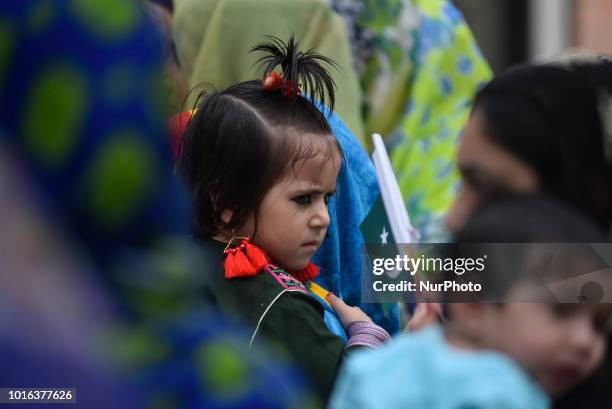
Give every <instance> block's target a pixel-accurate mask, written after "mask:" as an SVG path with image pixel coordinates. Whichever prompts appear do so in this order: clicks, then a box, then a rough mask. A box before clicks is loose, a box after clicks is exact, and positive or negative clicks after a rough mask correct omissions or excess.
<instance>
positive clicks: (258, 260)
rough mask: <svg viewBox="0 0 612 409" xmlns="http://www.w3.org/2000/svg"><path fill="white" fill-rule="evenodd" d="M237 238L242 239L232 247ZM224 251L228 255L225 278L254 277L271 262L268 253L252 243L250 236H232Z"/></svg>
mask: <svg viewBox="0 0 612 409" xmlns="http://www.w3.org/2000/svg"><path fill="white" fill-rule="evenodd" d="M236 240H241V242H240V244H239V245H238V246H236V247H231V245H232V243H233V242H235V241H236ZM223 253H224V254H226V256H227V257H226V258H225V264H224V266H225V278H236V277H253V276H255V275H257V273H258V272H260V271H261V270H262V269H263V268H264V267H265V266H267V265H268V263H269V260H268V256H267V255H266V253H265V252H264V251H263V250H262V249H260V248H259V247H257V246H255V245H254V244H252V243H251V242H250V239H249V238H248V237H232V238H231V239H230V241H229V243H227V246H226V247H225V250H223Z"/></svg>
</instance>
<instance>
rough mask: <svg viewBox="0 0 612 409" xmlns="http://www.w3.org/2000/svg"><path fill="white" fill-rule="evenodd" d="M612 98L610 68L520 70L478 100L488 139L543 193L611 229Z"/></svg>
mask: <svg viewBox="0 0 612 409" xmlns="http://www.w3.org/2000/svg"><path fill="white" fill-rule="evenodd" d="M611 92H612V63H610V62H609V61H606V60H601V61H599V62H597V63H575V64H570V65H569V66H565V67H561V66H554V65H541V66H521V67H518V68H514V69H511V70H509V71H507V72H505V73H503V74H501V75H500V76H498V77H496V78H495V79H493V80H492V81H491V82H490V83H489V84H487V85H486V86H485V87H484V88H483V89H482V90H480V92H478V94H477V95H476V100H475V102H474V110H475V111H479V112H481V113H483V114H484V115H483V117H484V126H485V134H486V135H487V137H488V138H490V139H491V140H492V141H493V142H494V143H495V144H497V145H498V146H500V147H502V148H504V149H505V150H507V151H508V152H510V153H512V154H513V155H515V156H516V157H518V158H520V159H521V160H523V161H524V162H525V163H527V164H528V165H529V166H531V167H532V168H533V170H534V171H535V172H536V174H537V175H538V177H539V180H540V184H541V189H542V191H544V192H546V193H549V194H551V195H553V196H555V197H557V198H559V199H561V200H564V201H568V202H569V203H571V204H573V205H574V206H576V207H578V208H579V209H581V210H582V211H584V212H586V214H588V215H589V216H590V217H591V218H592V219H593V220H595V221H596V223H598V225H599V226H600V227H602V228H604V229H605V230H608V229H609V226H610V221H611V215H612V166H611V164H610V163H609V162H608V161H606V157H605V153H604V141H605V138H604V134H603V129H602V119H603V118H601V117H600V112H599V104H600V100H601V95H602V94H607V95H610V94H611Z"/></svg>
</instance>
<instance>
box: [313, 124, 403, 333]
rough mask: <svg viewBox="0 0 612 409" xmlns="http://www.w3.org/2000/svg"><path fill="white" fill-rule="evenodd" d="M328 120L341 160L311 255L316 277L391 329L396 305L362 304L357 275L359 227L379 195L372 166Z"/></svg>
mask: <svg viewBox="0 0 612 409" xmlns="http://www.w3.org/2000/svg"><path fill="white" fill-rule="evenodd" d="M328 121H329V124H330V126H331V128H332V131H333V133H334V135H335V137H336V138H337V139H338V142H339V143H340V147H341V148H342V152H343V155H344V161H343V163H342V168H341V169H340V174H339V175H338V181H337V183H336V195H335V196H334V197H333V198H332V200H331V201H330V203H329V214H330V217H331V223H330V225H329V227H328V229H327V237H326V238H325V241H324V242H323V245H322V246H321V248H320V249H319V250H318V251H317V253H316V254H315V256H314V258H313V262H314V263H315V264H316V265H318V266H319V267H320V269H321V274H320V275H319V276H318V277H317V278H316V279H315V281H316V282H317V283H318V284H319V285H321V286H322V287H323V288H325V289H326V290H329V291H331V292H333V293H334V294H336V295H338V296H340V297H341V298H342V299H343V300H344V301H345V302H346V303H348V304H350V305H354V306H358V307H360V308H361V309H362V310H363V311H364V312H365V313H366V314H368V315H369V316H370V317H371V318H372V320H373V321H374V322H375V323H377V324H378V325H380V326H382V327H383V328H385V329H386V330H387V331H388V332H389V333H391V334H393V333H396V332H397V331H398V330H399V308H398V307H397V306H396V305H392V306H388V305H385V306H384V305H382V304H363V303H361V277H362V275H363V274H370V271H369V267H368V263H367V259H366V258H365V257H367V256H366V255H365V252H364V248H365V247H364V246H365V243H364V238H363V234H362V232H361V230H360V229H359V227H360V225H361V223H362V222H363V221H364V219H365V218H366V216H367V215H368V213H369V212H370V210H371V208H372V205H373V204H374V202H376V200H377V199H378V197H379V196H380V188H379V186H378V181H377V180H376V171H375V170H374V165H373V163H372V161H371V160H370V158H369V157H368V155H367V153H366V152H365V150H364V149H363V147H362V146H361V145H360V143H359V141H358V140H357V138H356V137H355V136H354V135H353V134H352V133H351V131H350V130H349V129H348V128H347V126H346V125H345V124H344V123H343V122H342V120H341V119H340V118H339V117H338V116H337V115H336V114H332V115H331V117H328Z"/></svg>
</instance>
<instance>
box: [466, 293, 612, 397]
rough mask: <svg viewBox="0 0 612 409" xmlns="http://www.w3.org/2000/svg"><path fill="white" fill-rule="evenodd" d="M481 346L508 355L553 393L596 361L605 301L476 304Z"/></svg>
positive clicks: (600, 349)
mask: <svg viewBox="0 0 612 409" xmlns="http://www.w3.org/2000/svg"><path fill="white" fill-rule="evenodd" d="M480 308H481V309H482V312H481V317H480V320H479V324H478V326H479V331H478V332H479V334H478V336H479V337H480V338H481V339H482V340H483V347H485V348H490V349H495V350H498V351H500V352H502V353H505V354H507V355H509V356H510V357H512V358H513V359H514V360H515V361H516V362H517V363H518V364H519V365H520V366H521V367H523V368H524V369H525V370H526V371H527V372H528V373H529V374H530V375H531V376H532V378H533V379H534V380H535V381H536V382H537V383H538V384H539V385H540V386H541V387H542V389H543V390H544V391H545V392H546V393H548V394H549V395H550V396H553V397H557V396H560V395H561V394H563V393H564V392H566V391H567V390H568V389H570V388H571V387H572V386H574V385H576V384H577V383H579V382H580V381H581V380H583V379H585V378H586V377H587V376H588V375H589V374H591V373H592V372H593V371H594V370H595V369H596V368H597V366H598V365H599V363H600V362H601V360H602V358H603V354H604V350H605V343H606V328H605V327H606V323H607V321H608V319H609V317H610V312H611V311H612V306H610V305H609V304H534V303H532V304H529V303H510V304H505V305H503V306H495V305H481V306H480Z"/></svg>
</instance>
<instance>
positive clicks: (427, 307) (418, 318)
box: [405, 303, 441, 331]
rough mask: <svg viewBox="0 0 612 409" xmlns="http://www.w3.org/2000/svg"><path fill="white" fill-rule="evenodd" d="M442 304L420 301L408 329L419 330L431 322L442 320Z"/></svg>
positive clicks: (407, 326) (407, 325)
mask: <svg viewBox="0 0 612 409" xmlns="http://www.w3.org/2000/svg"><path fill="white" fill-rule="evenodd" d="M440 315H441V306H440V304H437V303H418V304H417V306H416V309H415V310H414V314H413V315H412V318H410V321H408V324H406V329H405V330H406V331H418V330H420V329H423V328H425V327H428V326H430V325H431V324H436V323H438V322H440Z"/></svg>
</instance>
